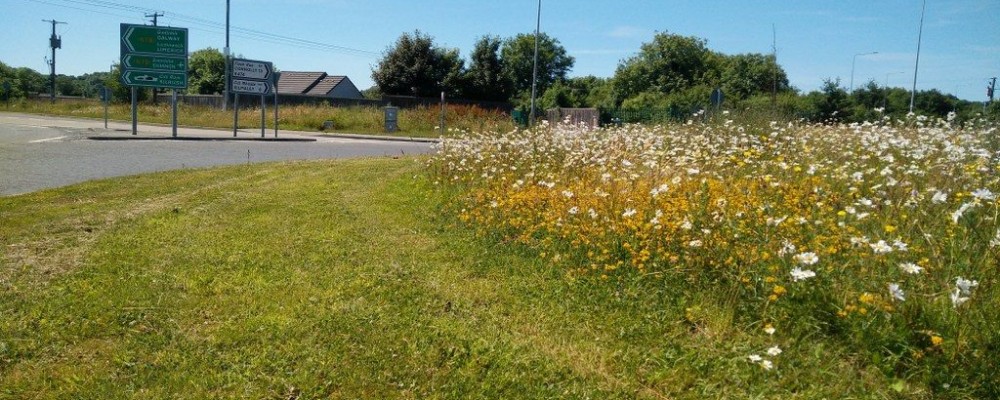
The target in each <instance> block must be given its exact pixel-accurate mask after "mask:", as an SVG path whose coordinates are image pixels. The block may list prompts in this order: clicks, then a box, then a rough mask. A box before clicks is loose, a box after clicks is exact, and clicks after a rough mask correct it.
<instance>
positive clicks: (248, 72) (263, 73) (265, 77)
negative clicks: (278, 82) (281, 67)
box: [232, 58, 274, 81]
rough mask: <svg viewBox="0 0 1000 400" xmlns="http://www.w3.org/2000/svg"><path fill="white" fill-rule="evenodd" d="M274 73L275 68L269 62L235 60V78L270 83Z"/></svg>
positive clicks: (233, 73)
mask: <svg viewBox="0 0 1000 400" xmlns="http://www.w3.org/2000/svg"><path fill="white" fill-rule="evenodd" d="M273 72H274V67H273V66H272V65H271V63H269V62H267V61H254V60H244V59H240V58H236V59H233V72H232V75H233V78H243V79H253V80H257V81H269V80H271V74H272V73H273Z"/></svg>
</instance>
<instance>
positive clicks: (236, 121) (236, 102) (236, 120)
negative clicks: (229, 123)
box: [233, 93, 240, 137]
mask: <svg viewBox="0 0 1000 400" xmlns="http://www.w3.org/2000/svg"><path fill="white" fill-rule="evenodd" d="M239 126H240V94H239V93H236V94H234V95H233V137H236V128H237V127H239Z"/></svg>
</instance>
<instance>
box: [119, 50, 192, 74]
mask: <svg viewBox="0 0 1000 400" xmlns="http://www.w3.org/2000/svg"><path fill="white" fill-rule="evenodd" d="M122 65H123V66H125V68H126V69H130V70H133V69H150V70H155V71H170V72H186V71H187V57H167V56H147V55H139V54H126V55H125V57H122Z"/></svg>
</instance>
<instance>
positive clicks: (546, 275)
mask: <svg viewBox="0 0 1000 400" xmlns="http://www.w3.org/2000/svg"><path fill="white" fill-rule="evenodd" d="M447 199H448V196H447V194H445V193H441V192H440V191H437V190H435V188H434V186H433V185H432V184H431V183H430V180H429V179H428V178H427V177H426V176H425V172H424V170H423V167H421V165H420V163H418V162H417V161H415V160H413V159H368V160H355V161H310V162H292V163H281V164H262V165H251V166H235V167H226V168H218V169H207V170H189V171H175V172H166V173H157V174H151V175H142V176H134V177H126V178H119V179H112V180H103V181H94V182H88V183H84V184H80V185H75V186H70V187H66V188H61V189H55V190H46V191H41V192H36V193H32V194H26V195H20V196H13V197H3V198H0V221H2V224H0V246H2V249H3V257H0V398H17V399H22V398H136V399H151V398H171V399H178V398H180V399H183V398H187V399H201V398H275V399H287V398H303V399H305V398H588V397H589V398H625V399H631V398H652V399H656V398H703V397H708V398H772V397H779V396H780V397H790V398H820V397H830V398H847V397H854V398H870V397H876V398H879V397H891V395H892V394H893V392H892V390H890V389H889V385H890V384H891V382H886V379H885V378H884V375H883V374H882V373H881V372H879V371H877V370H871V369H868V368H866V367H864V364H865V363H864V362H861V361H860V360H855V359H853V358H852V357H853V356H852V355H850V354H844V353H842V352H841V351H840V350H839V347H838V346H837V343H836V342H832V341H824V340H823V339H821V338H820V339H817V338H801V339H798V340H801V343H802V345H799V344H798V343H800V342H798V341H797V340H796V339H792V342H791V345H787V346H785V351H786V354H788V355H789V357H787V360H789V361H788V363H787V364H784V365H781V368H780V369H778V371H779V372H772V373H767V372H765V371H763V370H759V369H755V368H748V367H747V361H746V354H748V353H749V352H750V351H751V349H759V348H761V347H762V346H764V345H765V343H761V342H760V340H761V339H759V338H760V335H759V334H757V333H756V332H758V331H759V329H760V327H759V326H753V327H751V326H738V325H735V324H734V323H733V322H732V318H731V317H729V315H730V313H729V312H728V311H726V310H728V309H731V308H732V306H733V305H732V304H728V301H729V300H728V299H730V297H729V296H727V294H725V293H698V292H687V291H685V290H683V288H684V285H683V282H664V281H658V280H656V279H649V278H643V277H638V276H633V277H625V278H624V279H621V280H619V281H617V282H588V281H585V280H584V281H580V280H573V279H569V278H567V277H566V276H565V275H564V274H563V270H562V269H560V268H552V267H551V266H550V265H548V264H547V262H545V261H543V260H541V259H539V258H538V257H537V256H531V255H530V254H532V252H531V251H528V250H526V249H521V248H518V247H516V246H513V245H510V244H508V243H505V242H503V241H501V240H495V239H492V238H489V237H477V236H475V235H474V234H473V233H472V232H471V231H470V230H469V229H467V228H464V227H462V226H459V225H456V224H454V223H453V221H454V219H453V217H452V216H450V215H451V214H450V212H448V211H442V210H448V207H449V204H450V203H449V202H448V200H447ZM751 331H753V332H754V333H752V334H751V333H750V332H751ZM782 359H785V358H782ZM779 362H780V361H779ZM925 396H926V395H925ZM913 397H922V396H921V395H920V393H916V394H914V396H913Z"/></svg>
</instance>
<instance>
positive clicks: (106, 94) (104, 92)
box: [101, 87, 111, 129]
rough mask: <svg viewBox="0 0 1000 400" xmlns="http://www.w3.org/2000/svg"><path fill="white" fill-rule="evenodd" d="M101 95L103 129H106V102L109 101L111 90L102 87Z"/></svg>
mask: <svg viewBox="0 0 1000 400" xmlns="http://www.w3.org/2000/svg"><path fill="white" fill-rule="evenodd" d="M101 97H102V98H103V99H104V129H108V103H109V102H111V90H109V89H108V88H106V87H102V88H101Z"/></svg>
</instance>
